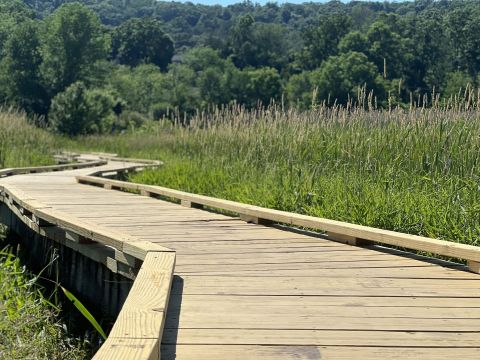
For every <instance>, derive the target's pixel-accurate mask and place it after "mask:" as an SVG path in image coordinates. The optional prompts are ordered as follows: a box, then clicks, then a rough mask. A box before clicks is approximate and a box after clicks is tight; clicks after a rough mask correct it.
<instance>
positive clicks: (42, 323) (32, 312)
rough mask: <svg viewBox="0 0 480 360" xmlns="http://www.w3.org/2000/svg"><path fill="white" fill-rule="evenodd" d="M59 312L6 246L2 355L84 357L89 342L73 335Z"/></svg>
mask: <svg viewBox="0 0 480 360" xmlns="http://www.w3.org/2000/svg"><path fill="white" fill-rule="evenodd" d="M0 231H2V232H3V229H1V230H0ZM0 235H1V234H0ZM58 316H59V309H58V308H56V307H55V306H54V305H53V304H51V303H50V302H49V301H48V300H47V299H45V298H44V297H43V295H42V292H41V287H40V286H39V285H38V284H37V281H36V278H35V276H33V275H32V274H29V273H28V272H27V271H26V269H25V267H24V266H22V265H21V263H20V260H19V259H18V258H16V257H15V256H14V255H13V254H12V253H11V251H9V250H8V249H7V248H4V249H3V250H2V251H0V339H1V341H0V358H1V359H12V360H14V359H19V360H20V359H45V360H50V359H85V358H86V357H87V353H88V351H87V346H86V344H85V343H84V342H82V341H80V340H77V339H72V338H70V337H69V336H68V334H67V331H66V329H65V328H64V327H63V326H62V324H61V323H60V322H59V320H58Z"/></svg>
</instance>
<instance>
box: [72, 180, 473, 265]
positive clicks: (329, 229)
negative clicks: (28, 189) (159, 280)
mask: <svg viewBox="0 0 480 360" xmlns="http://www.w3.org/2000/svg"><path fill="white" fill-rule="evenodd" d="M76 178H77V181H78V182H80V183H83V184H91V185H96V186H104V187H105V188H109V189H117V190H129V191H132V190H133V191H136V192H139V193H141V194H142V195H147V196H160V197H166V198H170V199H175V200H180V201H181V203H182V205H185V206H190V207H197V208H200V207H203V206H208V207H211V208H216V209H221V210H227V211H231V212H234V213H237V214H239V215H240V217H241V218H242V219H243V220H245V221H248V222H254V223H257V224H258V223H263V224H266V223H280V224H286V225H293V226H297V227H301V228H307V229H313V230H321V231H323V232H325V234H326V235H327V236H328V238H329V239H331V240H334V241H339V242H343V243H347V244H350V245H373V244H374V243H377V244H385V245H391V246H397V247H402V248H407V249H411V250H416V251H424V252H427V253H432V254H437V255H441V256H445V257H450V258H456V259H463V260H466V261H467V264H468V267H469V269H470V270H471V271H472V272H476V273H479V272H480V247H478V246H472V245H466V244H460V243H456V242H452V241H445V240H439V239H433V238H428V237H423V236H417V235H410V234H404V233H399V232H395V231H390V230H382V229H377V228H373V227H369V226H362V225H356V224H351V223H346V222H342V221H336V220H330V219H323V218H318V217H314V216H307V215H301V214H296V213H291V212H286V211H280V210H274V209H268V208H263V207H260V206H254V205H248V204H242V203H238V202H235V201H229V200H223V199H217V198H213V197H209V196H203V195H197V194H192V193H187V192H183V191H178V190H173V189H169V188H164V187H160V186H153V185H144V184H137V183H131V182H126V181H119V180H112V179H104V178H99V177H95V176H77V177H76Z"/></svg>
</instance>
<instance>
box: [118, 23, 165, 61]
mask: <svg viewBox="0 0 480 360" xmlns="http://www.w3.org/2000/svg"><path fill="white" fill-rule="evenodd" d="M112 52H113V57H114V58H115V59H117V60H118V61H119V63H120V64H125V65H129V66H137V65H139V64H149V63H151V64H155V65H157V66H158V67H160V68H161V69H162V70H166V68H167V66H168V64H169V63H170V62H171V60H172V56H173V41H172V39H171V38H170V37H169V36H168V35H166V34H165V33H164V32H163V30H162V25H161V23H160V22H159V21H157V20H155V19H153V18H145V19H131V20H128V21H126V22H124V23H123V24H122V25H120V26H119V27H117V28H116V29H115V30H114V34H113V49H112Z"/></svg>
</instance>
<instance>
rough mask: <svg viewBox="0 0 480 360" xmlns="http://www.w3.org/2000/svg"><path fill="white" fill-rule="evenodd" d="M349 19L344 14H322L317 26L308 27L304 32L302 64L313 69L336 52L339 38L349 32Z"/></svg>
mask: <svg viewBox="0 0 480 360" xmlns="http://www.w3.org/2000/svg"><path fill="white" fill-rule="evenodd" d="M350 27H351V19H350V18H349V17H348V16H346V15H344V14H333V15H329V16H322V17H321V18H320V20H319V23H318V26H315V27H310V28H309V29H307V31H306V32H305V33H304V43H305V48H304V49H303V52H302V55H301V56H302V57H301V59H302V64H303V66H304V67H306V68H307V69H315V68H317V67H318V66H320V65H321V64H322V62H323V61H324V60H326V59H327V58H328V57H329V56H333V55H336V54H337V53H338V45H339V43H340V40H341V39H342V38H343V37H344V36H345V35H346V34H347V33H348V32H349V30H350Z"/></svg>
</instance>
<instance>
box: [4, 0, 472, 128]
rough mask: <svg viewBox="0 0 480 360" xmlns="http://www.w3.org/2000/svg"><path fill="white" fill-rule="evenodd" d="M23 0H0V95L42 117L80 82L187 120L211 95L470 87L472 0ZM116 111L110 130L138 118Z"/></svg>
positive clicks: (436, 92) (140, 109)
mask: <svg viewBox="0 0 480 360" xmlns="http://www.w3.org/2000/svg"><path fill="white" fill-rule="evenodd" d="M24 2H25V3H26V4H28V6H29V7H30V8H28V7H26V6H25V5H23V4H22V3H21V2H19V1H17V0H5V1H4V2H2V4H1V6H0V13H1V17H0V19H1V20H0V103H6V104H8V105H13V106H18V107H20V108H22V109H23V110H25V111H27V112H28V113H29V114H30V115H31V116H37V115H42V116H45V115H46V117H45V120H46V121H47V122H48V121H49V118H48V113H49V107H50V104H51V101H52V99H53V98H54V97H55V96H56V95H57V94H59V93H61V92H63V91H65V89H66V88H67V87H68V86H70V85H71V84H73V83H75V82H77V81H82V82H83V83H84V84H85V86H86V87H87V89H96V88H97V89H103V88H108V89H109V90H108V92H110V93H111V94H115V96H119V97H120V98H123V99H125V100H126V101H124V102H122V106H121V108H122V110H125V111H128V112H130V113H131V114H133V113H137V114H138V115H140V117H146V118H150V119H152V118H156V119H160V118H163V117H170V118H172V116H173V117H174V116H177V115H179V114H183V117H184V122H188V118H189V117H191V116H192V114H194V113H195V112H196V111H198V110H200V111H204V110H205V109H209V108H211V106H212V105H215V106H224V105H227V104H232V103H237V104H241V105H243V106H246V107H252V106H253V107H255V106H256V105H257V104H258V103H259V102H261V103H263V104H268V103H269V102H270V101H271V100H278V99H280V98H282V99H287V100H288V101H287V102H285V101H283V102H282V103H283V104H284V105H286V106H291V107H295V106H300V108H303V109H305V108H309V107H311V106H312V104H316V103H317V104H318V103H321V102H324V101H326V102H328V103H329V104H334V103H343V104H345V103H346V102H348V101H349V100H350V99H352V98H355V97H356V93H357V92H358V88H359V87H360V88H361V87H362V86H365V85H366V88H364V90H363V91H367V92H370V91H372V90H373V91H374V93H373V95H372V96H373V97H374V99H375V100H376V104H377V105H380V106H383V107H390V108H391V107H392V106H397V105H398V106H402V107H404V108H406V107H408V106H410V105H411V103H412V102H416V103H417V104H428V105H431V104H432V103H433V102H434V101H436V100H435V97H437V96H440V97H441V98H442V99H446V98H449V97H450V96H451V94H453V93H456V92H458V90H459V89H453V88H452V87H453V86H455V85H456V84H460V82H459V81H454V79H453V78H451V76H450V75H449V74H451V73H455V72H461V73H465V74H468V77H469V78H470V79H471V82H472V89H471V90H469V91H470V92H472V93H473V92H474V91H476V89H477V88H478V86H479V84H478V81H477V79H478V73H479V71H480V60H479V59H480V56H479V50H478V49H479V48H480V46H479V40H478V39H480V26H479V25H478V24H480V21H479V20H480V3H479V2H478V1H474V0H452V1H422V2H403V3H389V2H384V3H382V4H378V3H374V2H356V1H354V2H350V3H346V4H344V3H341V2H338V1H334V2H328V3H325V4H318V3H305V4H301V5H295V4H281V5H278V4H266V5H264V6H261V5H257V4H253V3H251V2H245V3H240V4H235V5H232V6H227V7H221V6H203V5H194V4H192V3H185V4H182V3H175V2H173V3H167V2H151V1H150V0H137V1H134V2H132V1H127V2H125V1H123V0H85V1H82V4H79V3H74V2H72V1H64V0H61V1H57V0H24ZM31 9H35V10H36V13H34V12H32V10H31ZM35 16H37V18H38V19H39V20H36V21H33V20H32V18H33V17H35ZM100 19H101V21H102V22H103V23H104V24H106V25H108V28H107V27H104V26H103V25H102V24H100ZM167 34H168V35H167ZM110 36H111V37H112V40H113V42H112V51H110ZM172 39H173V40H174V42H175V49H174V47H173V40H172ZM352 54H356V55H352ZM365 57H366V58H365ZM371 64H374V65H375V68H374V71H375V74H373V72H372V69H373V68H372V67H371ZM348 66H352V68H351V69H349V68H348ZM272 69H274V70H275V71H276V73H275V71H273V70H272ZM277 74H278V76H279V78H278V76H277ZM262 76H265V78H262ZM362 76H365V78H363V79H361V77H362ZM452 76H453V75H452ZM460 85H462V84H460ZM314 92H315V94H314ZM432 94H433V97H432ZM284 95H285V96H284ZM432 99H433V100H432ZM437 100H438V99H437ZM102 116H103V115H102ZM104 118H105V119H107V120H106V124H104V125H101V124H97V125H96V126H94V127H90V128H89V130H86V132H89V133H90V132H92V131H98V132H102V131H109V130H108V129H109V128H110V127H111V123H112V119H111V117H110V116H108V115H105V117H104ZM115 120H116V124H115V126H114V128H115V129H121V128H123V126H124V125H125V124H126V123H128V124H130V125H128V127H129V126H131V125H132V124H137V123H142V122H141V121H132V122H130V121H126V122H125V121H120V119H119V118H118V117H117V118H116V119H115ZM85 121H86V120H85Z"/></svg>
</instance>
